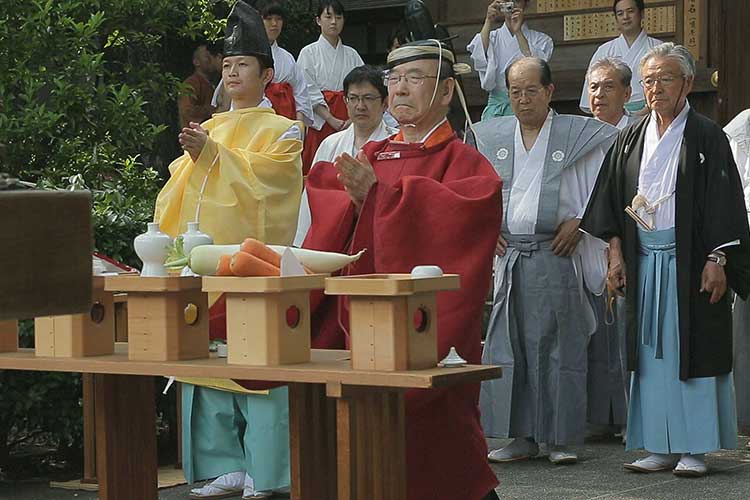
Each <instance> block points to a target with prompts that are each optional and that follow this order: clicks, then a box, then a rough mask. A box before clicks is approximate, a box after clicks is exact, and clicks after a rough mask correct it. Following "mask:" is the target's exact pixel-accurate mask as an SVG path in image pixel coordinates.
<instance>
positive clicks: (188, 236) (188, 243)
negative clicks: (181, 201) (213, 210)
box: [180, 222, 214, 276]
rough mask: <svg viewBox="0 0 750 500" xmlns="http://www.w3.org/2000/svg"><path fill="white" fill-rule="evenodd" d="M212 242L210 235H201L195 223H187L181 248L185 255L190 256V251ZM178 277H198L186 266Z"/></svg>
mask: <svg viewBox="0 0 750 500" xmlns="http://www.w3.org/2000/svg"><path fill="white" fill-rule="evenodd" d="M213 243H214V240H213V238H211V236H210V235H208V234H206V233H202V232H201V231H200V229H198V223H197V222H188V223H187V231H185V232H184V233H182V248H183V251H184V253H185V255H190V251H191V250H192V249H193V248H195V247H197V246H200V245H213ZM180 276H198V275H197V274H195V273H194V272H193V271H191V270H190V268H189V267H188V266H185V267H183V268H182V273H180Z"/></svg>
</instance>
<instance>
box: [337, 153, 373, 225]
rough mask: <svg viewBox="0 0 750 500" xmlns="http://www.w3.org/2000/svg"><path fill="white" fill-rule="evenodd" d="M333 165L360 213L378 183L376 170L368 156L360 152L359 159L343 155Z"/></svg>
mask: <svg viewBox="0 0 750 500" xmlns="http://www.w3.org/2000/svg"><path fill="white" fill-rule="evenodd" d="M333 165H334V166H335V167H336V170H338V172H339V173H338V175H337V176H336V178H337V179H338V180H339V182H341V184H343V185H344V189H345V190H346V192H347V193H349V196H350V197H351V199H352V202H353V203H354V205H355V207H356V208H357V212H359V211H360V209H361V208H362V204H363V203H364V202H365V199H366V198H367V194H368V193H369V192H370V189H371V188H372V186H374V185H375V183H376V182H378V179H377V177H375V170H373V168H372V165H370V161H369V160H368V159H367V155H365V154H364V153H363V152H362V151H360V152H359V153H358V154H357V157H356V158H353V157H352V156H351V155H349V154H347V153H343V154H342V155H341V156H339V157H338V158H336V160H335V161H334V162H333Z"/></svg>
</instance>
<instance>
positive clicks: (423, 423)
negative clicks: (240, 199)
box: [303, 122, 502, 500]
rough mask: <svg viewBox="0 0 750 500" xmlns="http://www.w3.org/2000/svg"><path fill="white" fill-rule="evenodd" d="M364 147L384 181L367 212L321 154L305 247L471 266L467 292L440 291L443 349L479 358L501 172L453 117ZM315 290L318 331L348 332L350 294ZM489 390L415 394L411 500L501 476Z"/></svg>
mask: <svg viewBox="0 0 750 500" xmlns="http://www.w3.org/2000/svg"><path fill="white" fill-rule="evenodd" d="M397 138H398V136H397ZM364 152H365V154H366V155H367V157H368V159H369V160H370V162H371V164H372V166H373V168H374V170H375V174H376V176H377V178H378V182H377V184H375V185H374V186H373V187H372V189H371V191H370V193H369V194H368V196H367V199H366V200H365V202H364V204H363V206H362V209H361V212H360V214H359V216H358V217H357V215H356V212H355V207H354V204H353V203H352V201H351V199H350V197H349V195H348V194H347V193H346V192H345V191H344V189H343V186H342V185H341V183H340V182H339V181H338V180H337V179H336V173H337V170H336V168H335V167H334V166H333V165H332V164H331V163H327V162H320V163H319V164H317V165H316V167H315V169H313V170H312V173H311V174H310V176H309V177H308V179H307V194H308V199H309V202H310V209H311V214H312V225H311V227H310V231H309V233H308V236H307V238H306V240H305V243H304V245H303V246H304V247H305V248H311V249H316V250H327V251H334V252H345V253H349V252H356V251H359V250H360V249H363V248H366V249H367V252H366V253H365V254H364V255H363V257H362V258H361V259H360V260H359V261H357V262H356V263H354V264H352V265H351V266H350V267H349V268H347V269H346V270H345V274H348V275H353V274H369V273H408V272H410V271H411V270H412V268H413V267H414V266H417V265H427V264H431V265H438V266H440V267H441V268H442V269H443V271H444V272H446V273H457V274H460V275H461V290H460V291H455V292H442V293H438V301H437V303H438V325H439V326H438V357H439V358H442V357H444V356H445V355H447V354H448V350H449V349H450V347H451V346H455V347H456V349H457V350H458V352H459V354H460V355H461V356H463V357H464V358H465V359H466V360H468V362H469V363H473V364H480V363H481V344H480V342H481V331H480V329H481V319H482V310H483V307H484V301H485V299H486V297H487V292H488V291H489V287H490V281H491V272H492V260H493V256H494V252H495V245H496V242H497V239H498V235H499V232H500V220H501V211H502V208H501V206H502V205H501V189H500V188H501V181H500V179H499V178H498V176H497V174H496V173H495V171H494V170H493V168H492V166H491V165H490V163H489V162H487V160H486V159H485V158H484V157H483V156H482V155H481V154H480V153H479V152H477V151H476V150H475V149H473V148H471V147H469V146H467V145H465V144H463V143H462V142H461V141H460V140H458V139H457V138H456V136H455V134H453V133H452V130H451V129H450V125H448V124H447V122H446V123H445V124H444V125H443V126H441V127H440V128H439V129H438V130H437V131H436V132H435V133H434V134H432V136H431V137H430V140H428V141H427V143H426V144H405V143H402V142H397V141H394V140H385V141H380V142H371V143H369V144H367V145H366V146H365V147H364ZM314 297H315V300H313V305H312V307H313V318H312V327H313V331H314V332H315V334H316V336H317V337H318V338H321V339H333V338H336V337H341V336H344V335H348V332H345V331H344V330H343V329H342V325H343V326H344V327H346V328H347V329H348V325H349V319H348V312H347V301H346V300H344V299H343V298H337V297H333V296H323V295H321V294H317V295H315V296H314ZM478 401H479V384H468V385H458V386H454V387H450V388H444V389H432V390H417V389H415V390H411V391H408V392H407V393H406V436H407V443H406V454H407V478H408V479H407V482H408V498H409V499H410V500H424V499H430V500H456V499H461V500H479V499H481V498H483V497H484V496H485V495H487V493H489V492H490V490H491V489H492V488H494V487H495V486H496V485H497V484H498V482H497V478H496V477H495V475H494V473H493V472H492V470H491V469H490V467H489V465H488V463H487V445H486V442H485V439H484V435H483V432H482V428H481V426H480V423H479V408H478Z"/></svg>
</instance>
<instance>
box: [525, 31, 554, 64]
mask: <svg viewBox="0 0 750 500" xmlns="http://www.w3.org/2000/svg"><path fill="white" fill-rule="evenodd" d="M529 49H531V55H532V56H534V57H538V58H540V59H544V60H545V61H549V60H550V58H551V57H552V51H553V50H555V42H553V41H552V38H550V37H549V36H547V35H545V34H544V33H539V34H538V35H537V36H536V37H535V40H534V42H533V43H532V42H529Z"/></svg>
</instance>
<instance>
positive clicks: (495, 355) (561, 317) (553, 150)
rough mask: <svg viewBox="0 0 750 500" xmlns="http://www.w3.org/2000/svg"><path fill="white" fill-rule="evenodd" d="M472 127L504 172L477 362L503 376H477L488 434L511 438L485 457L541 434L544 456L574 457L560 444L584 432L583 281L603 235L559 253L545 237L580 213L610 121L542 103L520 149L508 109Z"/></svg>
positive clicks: (589, 280)
mask: <svg viewBox="0 0 750 500" xmlns="http://www.w3.org/2000/svg"><path fill="white" fill-rule="evenodd" d="M475 128H476V136H477V140H476V142H477V147H478V149H479V150H480V151H481V152H482V153H483V154H484V155H485V156H486V157H487V158H488V159H489V160H490V161H491V162H492V163H493V165H494V167H495V169H496V170H497V172H498V174H499V175H500V176H501V178H502V179H503V204H504V211H503V213H504V217H503V226H502V238H503V239H504V240H505V241H506V242H507V250H506V251H505V253H504V255H501V254H502V252H499V253H498V256H497V257H496V260H495V287H494V297H493V301H494V305H493V309H492V315H491V318H490V323H489V328H488V332H487V340H486V343H485V347H484V352H483V355H482V362H483V363H485V364H493V365H500V366H502V367H503V377H502V379H498V380H493V381H487V382H483V383H482V392H481V398H480V409H481V414H482V426H483V428H484V430H485V434H486V435H488V436H491V437H514V438H517V439H516V440H514V441H513V443H511V444H510V445H508V446H506V447H505V448H503V449H501V450H495V451H493V452H491V453H490V455H489V459H490V460H492V461H495V462H508V461H514V460H520V459H524V458H529V457H530V456H534V455H536V454H537V453H538V444H542V443H546V444H547V445H548V446H549V448H550V461H552V462H553V463H566V462H573V461H575V460H577V456H576V455H575V453H573V452H572V451H570V450H568V448H567V447H568V446H569V445H574V444H579V443H582V442H583V438H584V434H585V429H586V366H587V353H586V351H587V344H588V341H589V336H590V335H591V334H592V333H593V332H594V331H595V329H596V319H595V317H594V312H593V310H592V308H591V303H590V301H589V290H599V291H601V290H602V288H603V284H604V279H605V271H606V261H605V258H604V255H605V253H604V248H605V244H604V242H602V241H601V240H596V239H594V238H591V237H589V236H588V235H583V237H582V238H581V240H580V241H578V243H577V245H576V246H575V248H574V249H573V250H572V255H570V256H565V255H555V253H554V252H553V240H554V239H555V235H556V233H558V232H559V230H560V228H561V227H562V225H563V224H564V223H565V222H567V221H574V222H575V221H576V219H577V218H579V217H580V216H581V215H582V213H583V210H584V209H585V207H586V203H587V201H588V197H589V194H590V192H591V190H592V189H593V187H594V183H595V180H596V176H597V174H598V172H599V168H600V166H601V163H602V160H603V158H604V156H605V154H606V150H607V148H608V146H609V145H610V144H611V142H612V139H613V137H614V136H615V135H616V133H617V129H616V128H615V127H612V126H610V125H607V124H605V123H602V122H600V121H597V120H594V119H591V118H583V117H577V116H561V115H556V114H555V113H554V112H552V111H550V112H549V113H548V115H547V118H546V120H545V121H544V124H543V125H542V127H541V130H540V131H539V134H538V136H537V137H536V140H535V142H534V144H533V146H532V147H531V149H528V150H527V148H526V146H524V140H523V136H522V131H521V125H520V122H519V121H518V120H517V119H516V118H514V117H500V118H495V119H492V120H488V121H483V122H481V123H479V124H477V125H476V126H475ZM574 231H577V223H576V224H575V227H574ZM587 288H588V289H589V290H587Z"/></svg>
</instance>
